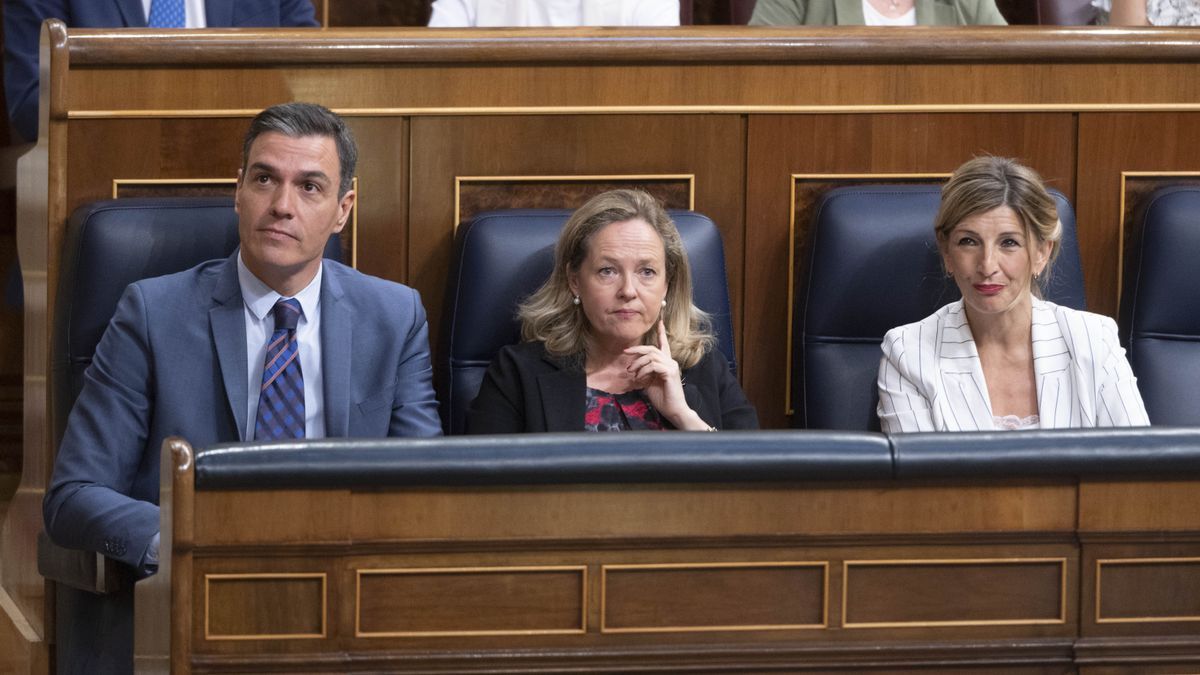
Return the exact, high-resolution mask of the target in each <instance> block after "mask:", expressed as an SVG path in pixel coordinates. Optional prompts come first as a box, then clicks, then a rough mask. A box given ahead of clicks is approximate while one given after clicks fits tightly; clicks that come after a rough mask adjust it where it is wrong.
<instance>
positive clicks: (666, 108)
mask: <svg viewBox="0 0 1200 675" xmlns="http://www.w3.org/2000/svg"><path fill="white" fill-rule="evenodd" d="M333 111H334V112H336V113H337V114H339V115H341V116H343V117H403V116H413V117H418V116H428V117H441V116H449V115H712V114H721V113H725V114H734V115H746V114H755V113H759V114H768V115H777V114H786V113H791V114H798V115H805V114H807V115H827V114H838V113H855V114H857V113H964V112H967V113H1014V112H1106V113H1110V112H1197V111H1200V103H959V104H945V103H914V104H877V105H640V106H639V105H624V106H441V107H439V106H430V107H413V106H397V107H382V108H333ZM259 112H261V109H258V108H227V109H220V108H197V109H175V108H159V109H147V110H134V109H115V110H69V111H67V119H68V120H104V119H138V118H205V117H245V118H247V119H249V118H251V117H254V116H255V115H257V114H258V113H259Z"/></svg>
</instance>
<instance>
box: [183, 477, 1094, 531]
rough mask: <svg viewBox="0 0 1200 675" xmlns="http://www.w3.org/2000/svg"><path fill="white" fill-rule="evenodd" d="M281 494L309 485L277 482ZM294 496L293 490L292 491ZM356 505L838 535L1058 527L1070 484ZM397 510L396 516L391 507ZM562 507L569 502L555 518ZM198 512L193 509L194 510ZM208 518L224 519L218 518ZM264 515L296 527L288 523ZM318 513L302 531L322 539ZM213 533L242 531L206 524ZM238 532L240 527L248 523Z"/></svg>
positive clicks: (466, 517) (438, 522)
mask: <svg viewBox="0 0 1200 675" xmlns="http://www.w3.org/2000/svg"><path fill="white" fill-rule="evenodd" d="M275 494H277V495H280V496H283V495H287V497H288V498H287V499H286V500H282V499H281V500H278V501H276V508H280V509H282V510H283V511H285V512H286V510H287V509H286V508H283V506H284V505H285V504H286V505H290V504H292V503H296V505H297V507H298V508H300V507H301V504H302V503H303V502H304V500H305V499H308V500H309V501H311V499H312V497H311V495H308V496H306V493H302V492H290V493H275ZM293 499H294V500H295V502H293ZM353 502H354V504H355V509H356V512H357V513H359V514H360V515H361V516H362V517H361V518H357V519H355V520H354V522H353V523H348V524H347V526H348V527H352V528H353V529H352V530H349V531H347V532H346V534H347V536H350V537H352V538H354V539H379V538H384V539H390V538H403V539H432V540H438V539H450V538H462V537H467V538H470V539H479V540H504V539H517V540H521V539H536V538H543V537H549V536H553V537H559V538H569V539H594V538H596V537H612V538H623V537H651V538H656V537H680V536H696V537H706V536H710V537H739V536H753V535H754V534H756V533H757V529H756V528H757V527H758V526H759V524H760V523H761V522H762V520H763V519H767V520H769V521H770V522H772V523H773V524H774V525H773V527H772V530H771V531H772V532H773V533H775V534H776V535H779V536H788V535H791V536H816V537H837V536H855V535H872V534H874V535H884V534H888V535H901V534H904V533H909V532H914V531H920V532H944V533H956V532H989V533H1002V532H1014V531H1022V530H1026V529H1034V530H1038V531H1042V532H1065V531H1069V530H1072V529H1073V528H1074V523H1075V508H1076V504H1075V488H1074V486H1073V485H1071V484H1067V483H1058V484H1055V483H1038V482H1032V483H1028V484H1021V485H1005V484H1001V485H988V484H983V485H972V484H956V485H932V484H912V485H909V486H907V487H906V488H904V489H898V488H895V487H893V486H889V485H886V484H877V485H871V486H853V485H837V484H829V483H810V484H804V483H800V484H786V485H727V486H724V487H723V488H722V489H721V490H708V489H705V488H704V487H703V486H686V485H662V486H653V485H647V486H633V485H621V486H603V485H602V486H571V487H569V488H566V489H549V488H543V487H538V486H528V487H516V488H511V489H503V488H492V489H487V488H478V489H462V490H453V491H446V490H416V489H413V490H405V491H398V492H390V493H387V494H381V495H368V494H355V495H354V496H353ZM210 503H211V504H213V506H214V512H216V513H220V514H223V515H224V516H230V515H232V514H233V513H235V512H237V510H236V509H237V508H238V507H237V506H235V505H243V504H244V505H245V506H251V505H252V504H255V503H257V502H255V496H254V495H252V494H245V495H240V494H238V493H231V494H229V495H220V496H217V497H214V498H213V500H212V501H211V502H210ZM396 513H404V514H407V517H406V518H403V519H398V518H394V517H392V516H391V514H396ZM563 514H572V517H571V518H564V517H563ZM197 517H198V519H200V518H202V516H200V515H199V514H198V516H197ZM213 522H222V521H221V520H220V518H216V519H214V521H213ZM272 525H273V526H277V527H282V528H285V529H284V530H283V531H284V532H287V533H289V535H288V536H292V535H290V533H291V532H293V531H295V529H297V528H294V527H289V526H287V524H286V523H275V521H274V520H272ZM325 527H335V528H336V524H335V523H332V522H329V523H328V525H325V524H324V523H322V525H321V527H320V528H319V529H316V531H315V532H314V534H313V536H312V537H311V539H312V540H313V541H320V540H321V539H322V537H321V534H322V533H323V532H325V531H326V530H325ZM213 534H214V535H216V536H220V537H222V538H223V537H226V536H241V535H235V534H232V533H230V534H228V535H224V534H220V533H218V532H214V533H213ZM247 534H250V533H249V532H248V533H247Z"/></svg>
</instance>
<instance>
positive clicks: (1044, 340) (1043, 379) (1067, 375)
mask: <svg viewBox="0 0 1200 675" xmlns="http://www.w3.org/2000/svg"><path fill="white" fill-rule="evenodd" d="M1032 337H1033V374H1034V381H1035V384H1036V386H1037V398H1038V418H1039V420H1040V425H1041V428H1043V429H1052V428H1059V427H1077V426H1080V424H1081V422H1080V420H1079V419H1078V417H1079V413H1078V411H1077V410H1076V409H1075V408H1076V405H1075V401H1076V396H1075V392H1074V391H1073V388H1074V381H1073V380H1072V378H1071V362H1072V360H1073V359H1072V357H1071V352H1070V351H1069V349H1068V348H1067V341H1066V340H1064V339H1063V332H1062V327H1061V326H1059V325H1058V317H1056V316H1055V314H1054V310H1052V309H1050V307H1049V306H1048V305H1047V304H1046V303H1044V302H1042V301H1041V300H1037V299H1035V300H1034V301H1033V330H1032ZM1084 426H1086V425H1084Z"/></svg>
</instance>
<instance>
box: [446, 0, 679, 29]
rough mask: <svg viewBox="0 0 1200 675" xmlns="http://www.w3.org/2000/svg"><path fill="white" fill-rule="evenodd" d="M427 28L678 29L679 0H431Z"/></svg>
mask: <svg viewBox="0 0 1200 675" xmlns="http://www.w3.org/2000/svg"><path fill="white" fill-rule="evenodd" d="M429 25H430V26H431V27H434V28H455V27H458V28H465V27H472V26H493V27H495V26H678V25H679V0H583V1H582V2H580V0H434V2H433V7H432V13H431V14H430V16H429Z"/></svg>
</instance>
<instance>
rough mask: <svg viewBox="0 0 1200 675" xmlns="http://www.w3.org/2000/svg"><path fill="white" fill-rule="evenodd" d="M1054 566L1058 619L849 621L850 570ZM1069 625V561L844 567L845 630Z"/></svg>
mask: <svg viewBox="0 0 1200 675" xmlns="http://www.w3.org/2000/svg"><path fill="white" fill-rule="evenodd" d="M1039 563H1055V564H1057V565H1058V566H1059V598H1058V617H1057V618H1054V619H977V620H976V619H964V620H947V621H862V622H850V621H848V620H847V614H848V612H849V609H848V605H847V601H848V599H849V595H850V568H851V567H893V566H894V567H912V566H928V565H963V566H967V565H1028V564H1039ZM1066 622H1067V559H1066V558H941V559H930V560H923V559H922V560H903V559H896V560H846V561H843V563H842V628H933V627H948V626H1033V625H1059V624H1065V623H1066Z"/></svg>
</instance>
